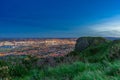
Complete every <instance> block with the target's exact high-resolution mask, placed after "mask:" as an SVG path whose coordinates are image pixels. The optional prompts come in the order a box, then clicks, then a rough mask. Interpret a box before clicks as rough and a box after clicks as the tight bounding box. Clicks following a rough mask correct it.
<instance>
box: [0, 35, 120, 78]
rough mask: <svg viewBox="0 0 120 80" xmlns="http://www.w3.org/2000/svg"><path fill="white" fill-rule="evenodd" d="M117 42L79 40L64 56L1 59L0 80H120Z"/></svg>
mask: <svg viewBox="0 0 120 80" xmlns="http://www.w3.org/2000/svg"><path fill="white" fill-rule="evenodd" d="M119 59H120V40H114V41H111V40H107V39H105V38H102V37H81V38H79V39H78V40H77V43H76V45H75V50H74V51H72V52H70V53H69V54H67V55H65V56H60V57H49V56H48V57H46V58H38V57H37V56H33V55H29V56H23V57H20V56H19V57H17V56H16V57H12V56H11V57H8V58H7V59H6V60H4V59H2V60H0V77H1V78H0V79H2V80H120V77H119V76H120V69H119V68H120V60H119Z"/></svg>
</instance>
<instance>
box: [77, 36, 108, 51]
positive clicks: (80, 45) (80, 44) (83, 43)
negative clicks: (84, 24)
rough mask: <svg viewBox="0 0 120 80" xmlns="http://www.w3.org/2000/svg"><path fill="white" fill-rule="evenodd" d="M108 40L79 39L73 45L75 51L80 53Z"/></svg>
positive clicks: (98, 38)
mask: <svg viewBox="0 0 120 80" xmlns="http://www.w3.org/2000/svg"><path fill="white" fill-rule="evenodd" d="M107 41H108V40H106V39H105V38H102V37H80V38H79V39H78V40H77V42H76V45H75V51H80V52H81V51H82V50H84V49H86V48H88V47H90V46H97V45H99V44H102V43H105V42H107Z"/></svg>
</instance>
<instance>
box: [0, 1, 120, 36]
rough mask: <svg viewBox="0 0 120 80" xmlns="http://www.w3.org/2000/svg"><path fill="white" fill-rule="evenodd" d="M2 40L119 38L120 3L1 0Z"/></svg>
mask: <svg viewBox="0 0 120 80" xmlns="http://www.w3.org/2000/svg"><path fill="white" fill-rule="evenodd" d="M0 28H1V29H0V37H1V38H2V37H4V38H16V37H17V38H18V37H23V38H27V37H38V38H46V37H49V38H56V37H58V38H59V37H60V38H68V37H80V36H105V37H120V0H1V1H0Z"/></svg>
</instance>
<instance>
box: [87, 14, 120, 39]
mask: <svg viewBox="0 0 120 80" xmlns="http://www.w3.org/2000/svg"><path fill="white" fill-rule="evenodd" d="M89 27H90V29H91V31H93V33H94V34H95V35H99V36H107V37H108V36H110V37H120V16H114V17H112V18H109V19H105V20H103V21H101V22H100V23H97V24H94V25H91V26H89Z"/></svg>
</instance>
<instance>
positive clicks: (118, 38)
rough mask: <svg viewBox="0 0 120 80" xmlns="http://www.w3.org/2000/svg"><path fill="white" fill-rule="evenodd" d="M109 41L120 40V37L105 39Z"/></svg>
mask: <svg viewBox="0 0 120 80" xmlns="http://www.w3.org/2000/svg"><path fill="white" fill-rule="evenodd" d="M105 38H106V39H108V40H120V37H105Z"/></svg>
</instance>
